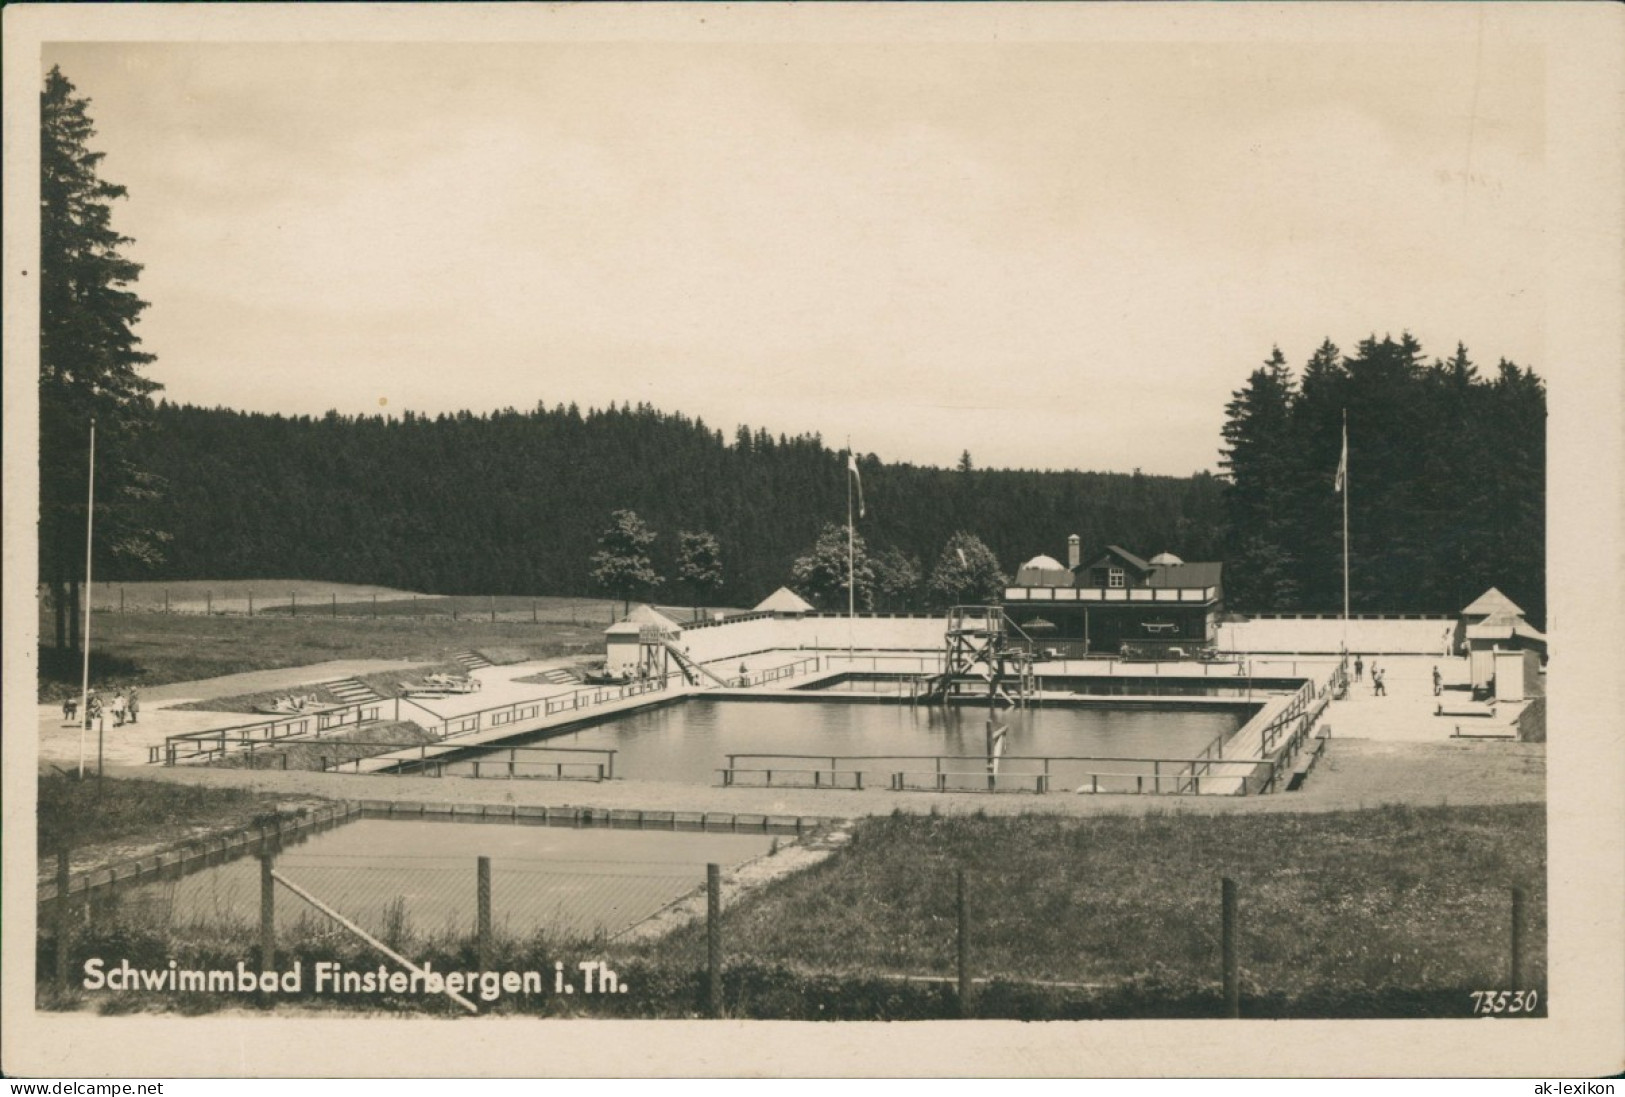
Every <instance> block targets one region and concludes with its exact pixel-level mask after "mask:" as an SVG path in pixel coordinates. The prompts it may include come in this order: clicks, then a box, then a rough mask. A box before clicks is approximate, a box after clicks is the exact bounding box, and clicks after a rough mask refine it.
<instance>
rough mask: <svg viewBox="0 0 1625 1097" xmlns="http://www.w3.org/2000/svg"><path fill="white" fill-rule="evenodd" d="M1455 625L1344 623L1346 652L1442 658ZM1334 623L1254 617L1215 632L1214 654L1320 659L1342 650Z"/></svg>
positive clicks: (1437, 620)
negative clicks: (1302, 656) (1268, 655)
mask: <svg viewBox="0 0 1625 1097" xmlns="http://www.w3.org/2000/svg"><path fill="white" fill-rule="evenodd" d="M1458 627H1459V625H1458V622H1457V620H1456V619H1455V618H1454V617H1424V618H1420V619H1415V620H1410V619H1404V618H1376V619H1357V618H1350V620H1349V623H1348V634H1347V635H1348V647H1349V650H1350V651H1355V652H1364V653H1366V654H1370V655H1448V654H1449V653H1450V652H1452V651H1454V650H1455V645H1456V641H1457V629H1458ZM1343 636H1344V631H1343V622H1342V620H1341V619H1340V618H1335V617H1330V618H1325V617H1323V618H1290V617H1282V618H1275V617H1255V618H1253V619H1252V620H1249V621H1246V622H1242V623H1238V624H1225V625H1220V626H1219V634H1218V639H1217V644H1218V648H1219V650H1220V651H1222V652H1230V653H1237V654H1241V653H1246V654H1301V655H1310V654H1326V655H1335V654H1337V653H1338V652H1339V651H1341V650H1342V649H1343Z"/></svg>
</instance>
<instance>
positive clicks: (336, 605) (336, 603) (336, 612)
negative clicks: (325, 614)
mask: <svg viewBox="0 0 1625 1097" xmlns="http://www.w3.org/2000/svg"><path fill="white" fill-rule="evenodd" d="M332 595H333V616H334V617H337V616H338V615H339V592H338V591H336V590H335V591H333V592H332Z"/></svg>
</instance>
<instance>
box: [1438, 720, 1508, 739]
mask: <svg viewBox="0 0 1625 1097" xmlns="http://www.w3.org/2000/svg"><path fill="white" fill-rule="evenodd" d="M1450 738H1452V739H1505V740H1507V741H1508V742H1512V741H1514V740H1516V739H1517V738H1518V728H1517V725H1515V724H1508V725H1506V726H1505V727H1502V728H1485V729H1484V730H1482V731H1462V730H1461V725H1460V724H1457V725H1456V727H1455V730H1454V731H1452V732H1451V733H1450Z"/></svg>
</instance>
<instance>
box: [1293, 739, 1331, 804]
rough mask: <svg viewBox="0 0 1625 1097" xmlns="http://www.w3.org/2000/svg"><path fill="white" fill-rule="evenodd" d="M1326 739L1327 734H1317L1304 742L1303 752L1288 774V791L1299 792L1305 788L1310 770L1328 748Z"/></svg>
mask: <svg viewBox="0 0 1625 1097" xmlns="http://www.w3.org/2000/svg"><path fill="white" fill-rule="evenodd" d="M1326 739H1327V736H1324V735H1317V736H1315V737H1314V738H1312V739H1310V740H1309V741H1308V742H1307V743H1305V744H1304V746H1303V753H1302V754H1300V755H1298V761H1297V764H1295V765H1294V766H1293V767H1292V772H1291V773H1289V774H1287V779H1286V790H1287V791H1288V792H1297V791H1298V790H1299V789H1301V788H1303V783H1304V782H1305V781H1307V780H1308V779H1309V771H1310V770H1311V769H1314V768H1315V762H1316V761H1317V760H1318V759H1319V758H1320V755H1321V753H1322V752H1323V751H1325V749H1326Z"/></svg>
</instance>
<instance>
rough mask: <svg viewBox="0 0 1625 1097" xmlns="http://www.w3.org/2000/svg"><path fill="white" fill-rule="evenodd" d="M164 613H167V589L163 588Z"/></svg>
mask: <svg viewBox="0 0 1625 1097" xmlns="http://www.w3.org/2000/svg"><path fill="white" fill-rule="evenodd" d="M164 612H165V613H168V612H169V588H168V587H165V588H164Z"/></svg>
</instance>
